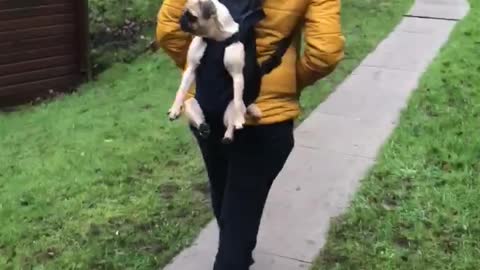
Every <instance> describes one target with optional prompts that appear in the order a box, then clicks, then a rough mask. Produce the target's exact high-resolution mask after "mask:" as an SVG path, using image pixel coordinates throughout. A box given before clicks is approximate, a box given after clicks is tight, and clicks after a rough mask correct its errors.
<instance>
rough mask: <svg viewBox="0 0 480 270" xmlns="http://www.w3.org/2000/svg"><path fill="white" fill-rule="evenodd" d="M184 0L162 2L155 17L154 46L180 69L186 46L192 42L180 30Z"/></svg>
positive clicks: (182, 65)
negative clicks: (161, 50) (160, 49)
mask: <svg viewBox="0 0 480 270" xmlns="http://www.w3.org/2000/svg"><path fill="white" fill-rule="evenodd" d="M185 2H186V0H164V1H163V4H162V6H161V7H160V10H159V12H158V16H157V29H156V30H157V31H156V38H155V41H156V46H157V47H160V48H162V49H163V51H165V53H166V54H167V55H168V56H170V58H171V59H172V60H173V61H174V62H175V64H176V65H177V67H179V68H180V69H182V70H183V69H184V68H185V62H186V58H187V51H188V46H189V45H190V42H191V40H192V38H191V36H190V35H189V34H188V33H185V32H183V31H182V30H181V29H180V24H179V21H180V17H181V16H182V13H183V8H184V6H185Z"/></svg>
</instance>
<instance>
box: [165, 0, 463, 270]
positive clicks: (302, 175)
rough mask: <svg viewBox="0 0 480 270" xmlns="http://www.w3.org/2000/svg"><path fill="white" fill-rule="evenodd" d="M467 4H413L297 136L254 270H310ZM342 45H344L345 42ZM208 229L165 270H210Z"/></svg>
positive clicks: (212, 230) (213, 238)
mask: <svg viewBox="0 0 480 270" xmlns="http://www.w3.org/2000/svg"><path fill="white" fill-rule="evenodd" d="M468 8H469V7H468V4H467V3H466V0H417V1H416V4H415V6H414V7H413V8H412V9H411V11H410V12H409V14H407V16H406V17H405V18H404V20H403V21H402V22H401V23H400V24H399V25H398V26H397V27H396V29H395V30H394V31H393V32H392V33H391V34H390V36H389V37H388V38H387V39H386V40H384V41H383V42H382V43H381V44H380V45H379V46H378V47H377V49H376V50H375V51H374V52H373V53H372V54H370V55H369V56H368V57H367V58H366V59H365V60H364V61H363V62H362V63H361V65H360V66H359V67H358V68H357V69H356V70H355V71H354V72H353V74H352V75H351V76H350V77H349V78H348V79H347V80H345V81H344V82H343V83H342V84H341V85H340V86H339V87H338V88H337V89H336V91H335V92H334V93H333V94H332V95H331V96H330V97H329V98H328V99H327V101H325V102H324V103H323V104H321V105H320V106H319V107H318V108H317V109H316V110H315V111H314V112H313V113H312V114H311V116H310V117H309V118H308V119H307V120H305V121H304V122H303V123H302V124H301V125H300V126H299V127H298V128H297V130H296V131H295V135H296V147H295V149H294V151H293V153H292V155H291V157H290V159H289V161H288V163H287V165H286V167H285V169H284V170H283V172H282V173H281V175H280V176H279V177H278V178H277V180H276V182H275V185H274V188H273V190H272V192H271V195H270V198H269V201H268V203H267V207H266V209H265V214H264V219H263V223H262V226H261V231H260V235H259V243H258V248H257V250H256V253H255V259H256V261H257V263H256V264H255V266H254V267H253V269H254V270H296V269H308V268H309V267H310V264H311V263H312V262H313V261H314V259H315V258H316V256H317V254H318V252H319V250H320V249H321V248H322V247H323V245H324V244H325V241H326V234H327V232H328V229H329V223H330V219H331V218H332V217H335V216H338V215H339V214H341V213H342V212H343V211H344V209H345V208H346V207H347V206H348V203H349V201H350V199H351V197H352V195H353V194H354V192H355V190H356V189H357V187H358V184H359V181H360V180H361V179H362V178H363V177H364V175H365V173H366V172H367V170H368V169H369V168H370V167H371V166H372V165H373V164H374V162H375V156H376V154H377V152H378V151H379V149H380V148H381V146H382V144H383V143H384V142H385V140H386V139H387V138H388V136H389V135H390V133H391V132H392V130H393V129H394V128H395V125H396V121H397V119H398V117H399V114H400V112H401V110H402V109H403V108H404V106H405V105H406V103H407V100H408V98H409V95H410V94H411V93H412V91H413V90H415V88H416V86H417V82H418V80H419V79H420V77H421V75H422V73H423V72H424V71H425V69H426V68H427V66H428V65H429V63H430V62H431V61H432V60H433V58H434V57H435V55H436V54H437V53H438V51H439V49H440V48H441V47H442V45H443V44H444V43H445V42H446V41H447V39H448V37H449V34H450V32H451V30H452V29H453V27H454V25H455V24H456V21H457V20H459V19H461V18H463V17H464V16H465V15H466V13H467V11H468ZM347 38H348V37H347ZM217 239H218V238H217V228H216V225H215V223H214V222H212V223H210V224H209V225H208V226H207V227H206V228H205V229H204V230H203V231H202V232H201V234H200V236H199V238H198V239H197V240H196V242H195V244H194V245H193V246H192V247H190V248H188V249H186V250H185V251H183V252H182V253H181V254H179V256H177V257H176V258H175V259H174V260H173V262H172V263H171V264H170V265H168V266H167V267H166V268H165V269H166V270H211V269H212V264H213V258H214V256H215V251H216V248H217Z"/></svg>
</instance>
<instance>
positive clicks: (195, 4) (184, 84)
mask: <svg viewBox="0 0 480 270" xmlns="http://www.w3.org/2000/svg"><path fill="white" fill-rule="evenodd" d="M181 25H182V29H184V30H186V31H187V32H189V33H191V34H192V35H193V39H192V41H191V43H190V46H189V48H188V52H187V68H186V70H185V72H184V73H183V76H182V79H181V83H180V86H179V89H178V91H177V93H176V97H175V100H174V102H173V105H172V106H171V108H170V109H169V111H168V116H169V118H170V120H175V119H177V118H178V117H179V116H180V115H181V113H182V108H184V112H185V114H186V117H187V119H188V120H189V121H190V123H191V124H193V126H194V127H196V128H197V129H198V130H199V133H200V135H202V136H203V137H206V136H208V135H209V133H210V127H209V125H208V124H207V123H206V121H205V117H204V114H203V112H202V109H201V107H200V105H199V103H198V102H197V100H196V99H195V98H194V97H192V98H189V99H187V100H185V97H186V94H187V93H188V90H189V89H190V87H191V86H192V83H193V82H194V81H195V76H196V75H195V74H196V72H195V70H196V68H197V67H198V66H199V64H200V61H201V59H202V57H203V55H204V53H205V49H206V48H207V43H206V42H205V41H204V38H208V39H213V40H216V41H225V40H227V39H228V38H230V37H232V36H233V35H235V34H236V33H238V31H239V25H238V23H236V22H235V20H234V19H233V17H232V16H231V15H230V12H229V11H228V9H227V7H226V6H225V5H223V4H222V3H220V2H219V1H218V0H188V1H187V3H186V5H185V10H184V13H183V15H182V19H181ZM223 62H224V65H225V68H226V70H227V71H228V73H229V74H230V75H231V77H232V80H233V92H234V93H233V100H232V101H230V103H229V104H228V106H227V109H226V110H225V112H224V116H223V124H224V125H225V127H226V131H225V134H224V137H223V140H222V141H223V142H224V143H231V142H232V141H233V136H234V135H233V134H234V131H235V130H237V129H242V128H243V125H244V123H245V115H246V114H247V113H248V114H250V115H251V116H253V117H254V118H256V119H258V118H260V117H261V111H260V109H259V108H258V107H257V106H256V105H255V104H252V105H250V106H248V108H246V107H245V104H244V101H243V91H244V77H243V68H244V65H245V49H244V45H243V44H242V43H241V42H239V41H237V42H233V43H232V44H230V45H229V46H227V47H226V49H225V54H224V59H223Z"/></svg>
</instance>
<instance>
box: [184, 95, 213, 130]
mask: <svg viewBox="0 0 480 270" xmlns="http://www.w3.org/2000/svg"><path fill="white" fill-rule="evenodd" d="M185 114H186V116H187V118H188V119H189V121H190V122H191V123H192V124H193V126H194V127H195V128H197V129H198V131H199V134H200V136H202V137H203V138H206V137H208V135H210V126H209V125H208V124H207V122H205V116H204V114H203V111H202V108H200V104H198V101H197V100H196V99H195V98H189V99H187V100H185Z"/></svg>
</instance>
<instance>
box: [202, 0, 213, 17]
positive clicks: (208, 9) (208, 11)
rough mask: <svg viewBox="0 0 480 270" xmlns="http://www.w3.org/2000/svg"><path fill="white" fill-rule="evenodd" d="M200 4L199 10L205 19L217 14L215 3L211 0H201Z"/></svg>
mask: <svg viewBox="0 0 480 270" xmlns="http://www.w3.org/2000/svg"><path fill="white" fill-rule="evenodd" d="M199 5H200V12H201V13H202V17H203V18H204V19H205V20H208V19H210V18H212V17H215V16H217V9H216V8H215V4H213V2H212V1H211V0H203V1H200V2H199Z"/></svg>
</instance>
